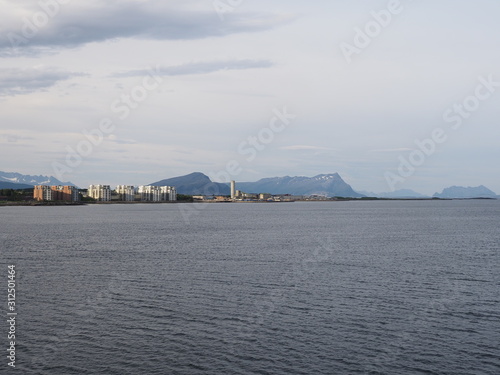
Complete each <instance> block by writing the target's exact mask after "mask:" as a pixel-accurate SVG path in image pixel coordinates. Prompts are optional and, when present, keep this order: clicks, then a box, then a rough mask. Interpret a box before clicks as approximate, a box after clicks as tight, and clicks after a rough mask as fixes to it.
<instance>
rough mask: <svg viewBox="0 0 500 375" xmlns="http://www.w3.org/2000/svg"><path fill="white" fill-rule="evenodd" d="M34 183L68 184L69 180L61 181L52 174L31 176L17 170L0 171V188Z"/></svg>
mask: <svg viewBox="0 0 500 375" xmlns="http://www.w3.org/2000/svg"><path fill="white" fill-rule="evenodd" d="M35 185H70V186H75V185H74V184H72V183H71V182H62V181H59V180H58V179H57V178H55V177H52V176H41V175H38V176H34V175H33V176H32V175H25V174H21V173H17V172H2V171H0V189H29V188H32V187H33V186H35Z"/></svg>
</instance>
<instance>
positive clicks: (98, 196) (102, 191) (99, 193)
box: [87, 185, 111, 202]
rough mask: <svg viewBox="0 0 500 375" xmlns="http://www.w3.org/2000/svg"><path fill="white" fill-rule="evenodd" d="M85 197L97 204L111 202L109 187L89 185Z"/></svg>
mask: <svg viewBox="0 0 500 375" xmlns="http://www.w3.org/2000/svg"><path fill="white" fill-rule="evenodd" d="M87 195H88V196H89V197H90V198H93V199H95V200H96V201H99V202H109V201H111V187H110V186H109V185H90V186H89V190H88V193H87Z"/></svg>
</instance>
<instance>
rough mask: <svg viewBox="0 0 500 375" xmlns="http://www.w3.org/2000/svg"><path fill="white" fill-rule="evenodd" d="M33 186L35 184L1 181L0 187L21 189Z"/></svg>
mask: <svg viewBox="0 0 500 375" xmlns="http://www.w3.org/2000/svg"><path fill="white" fill-rule="evenodd" d="M32 188H33V185H26V184H15V183H13V182H6V181H0V189H14V190H20V189H32Z"/></svg>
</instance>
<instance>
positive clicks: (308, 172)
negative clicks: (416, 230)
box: [0, 0, 500, 194]
mask: <svg viewBox="0 0 500 375" xmlns="http://www.w3.org/2000/svg"><path fill="white" fill-rule="evenodd" d="M42 4H46V5H42ZM0 9H1V12H0V124H1V128H0V144H1V149H0V158H1V160H2V163H1V165H0V170H4V171H11V172H20V173H24V174H43V175H53V176H56V177H63V180H64V181H68V180H69V181H72V182H73V183H75V184H77V185H79V186H82V187H84V186H87V185H88V184H91V183H102V184H111V185H116V184H122V183H123V184H133V185H139V184H148V183H151V182H155V181H158V180H161V179H164V178H169V177H175V176H179V175H183V174H187V173H191V172H194V171H200V172H203V173H205V174H208V175H210V176H219V177H220V178H221V179H222V178H223V177H224V173H221V172H226V173H227V175H229V176H230V177H231V178H232V179H235V180H237V181H255V180H257V179H259V178H263V177H271V176H286V175H290V176H297V175H299V176H300V175H303V176H314V175H317V174H322V173H334V172H338V173H339V174H340V175H341V176H342V177H343V178H344V180H346V182H348V183H349V184H351V185H352V186H353V188H354V189H356V190H367V191H374V192H382V191H389V190H391V189H402V188H410V189H414V190H416V191H418V192H421V193H425V194H433V193H434V192H436V191H441V190H442V189H443V188H444V187H447V186H450V185H463V186H477V185H481V184H483V185H485V186H487V187H489V188H490V189H492V190H494V191H495V192H496V193H497V194H500V174H499V173H498V172H499V167H498V165H499V161H500V147H499V140H500V116H499V115H500V105H499V104H500V48H499V47H500V23H499V22H498V19H499V16H500V2H498V0H476V1H473V2H472V1H466V0H439V1H436V0H419V1H408V0H401V1H397V0H392V1H378V0H342V1H341V0H315V1H305V0H302V1H299V0H265V1H264V0H244V1H238V0H220V1H219V0H216V1H213V0H199V1H198V0H172V1H170V0H158V1H153V0H120V1H106V0H100V1H97V0H85V1H78V0H72V1H68V0H64V1H63V0H59V1H58V0H43V1H40V2H36V1H25V0H22V1H2V0H0ZM277 113H282V114H281V119H280V118H279V116H277ZM283 113H285V114H284V115H283ZM100 127H101V129H100ZM84 132H87V133H89V132H90V133H93V134H97V133H98V132H101V133H102V134H103V136H104V137H103V139H101V138H100V137H98V136H97V137H95V138H93V139H92V140H93V142H94V144H92V143H90V141H88V140H87V137H86V136H85V135H84V134H83V133H84ZM249 137H254V138H249ZM432 137H434V139H433V140H429V141H426V142H423V141H424V140H425V139H432ZM252 139H253V141H252ZM255 139H256V140H255ZM418 141H422V142H423V143H422V142H421V145H420V146H418V144H417V143H418ZM252 142H253V143H252ZM89 145H90V147H89ZM419 147H420V148H422V149H423V151H415V150H419ZM71 150H73V151H71ZM70 155H71V156H70ZM75 155H76V156H75ZM228 163H229V166H228ZM402 164H406V165H405V166H404V167H402ZM398 168H399V171H398ZM227 175H226V176H227Z"/></svg>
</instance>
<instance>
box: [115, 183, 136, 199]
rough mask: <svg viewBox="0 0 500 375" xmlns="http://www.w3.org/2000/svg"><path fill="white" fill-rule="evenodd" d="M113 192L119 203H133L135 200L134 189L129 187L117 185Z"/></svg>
mask: <svg viewBox="0 0 500 375" xmlns="http://www.w3.org/2000/svg"><path fill="white" fill-rule="evenodd" d="M115 191H116V194H118V195H119V196H120V198H119V199H120V200H121V201H125V202H133V201H134V200H135V188H134V187H133V186H131V185H118V186H117V187H116V189H115Z"/></svg>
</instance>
